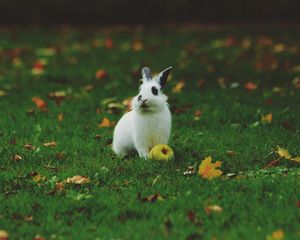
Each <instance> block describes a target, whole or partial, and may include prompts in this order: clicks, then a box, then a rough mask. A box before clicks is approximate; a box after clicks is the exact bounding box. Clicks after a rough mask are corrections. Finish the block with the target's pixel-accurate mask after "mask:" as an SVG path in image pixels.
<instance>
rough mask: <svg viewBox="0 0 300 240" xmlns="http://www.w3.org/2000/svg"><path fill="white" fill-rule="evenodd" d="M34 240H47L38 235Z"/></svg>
mask: <svg viewBox="0 0 300 240" xmlns="http://www.w3.org/2000/svg"><path fill="white" fill-rule="evenodd" d="M33 240H46V238H44V237H42V236H41V235H39V234H37V235H36V236H35V237H34V238H33Z"/></svg>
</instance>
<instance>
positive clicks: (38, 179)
mask: <svg viewBox="0 0 300 240" xmlns="http://www.w3.org/2000/svg"><path fill="white" fill-rule="evenodd" d="M32 180H33V181H34V182H37V183H38V182H45V181H46V180H47V178H46V177H45V176H42V175H41V174H36V175H35V176H33V177H32Z"/></svg>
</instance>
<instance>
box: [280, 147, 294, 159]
mask: <svg viewBox="0 0 300 240" xmlns="http://www.w3.org/2000/svg"><path fill="white" fill-rule="evenodd" d="M276 152H277V153H278V154H279V156H280V157H284V158H286V159H288V160H290V159H291V158H292V156H291V155H290V153H289V151H288V150H286V149H284V148H281V147H279V146H278V149H277V150H276Z"/></svg>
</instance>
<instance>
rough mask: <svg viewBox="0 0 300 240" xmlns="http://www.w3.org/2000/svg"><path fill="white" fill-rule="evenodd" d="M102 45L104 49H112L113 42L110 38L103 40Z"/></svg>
mask: <svg viewBox="0 0 300 240" xmlns="http://www.w3.org/2000/svg"><path fill="white" fill-rule="evenodd" d="M104 45H105V47H106V48H109V49H110V48H113V47H114V43H113V40H112V39H111V38H110V37H107V38H105V40H104Z"/></svg>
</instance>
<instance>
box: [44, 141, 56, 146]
mask: <svg viewBox="0 0 300 240" xmlns="http://www.w3.org/2000/svg"><path fill="white" fill-rule="evenodd" d="M43 145H44V146H45V147H55V146H56V142H55V141H51V142H46V143H44V144H43Z"/></svg>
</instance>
